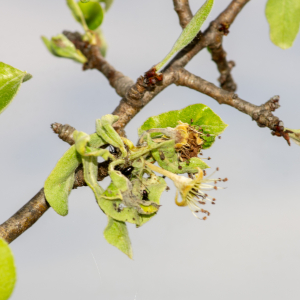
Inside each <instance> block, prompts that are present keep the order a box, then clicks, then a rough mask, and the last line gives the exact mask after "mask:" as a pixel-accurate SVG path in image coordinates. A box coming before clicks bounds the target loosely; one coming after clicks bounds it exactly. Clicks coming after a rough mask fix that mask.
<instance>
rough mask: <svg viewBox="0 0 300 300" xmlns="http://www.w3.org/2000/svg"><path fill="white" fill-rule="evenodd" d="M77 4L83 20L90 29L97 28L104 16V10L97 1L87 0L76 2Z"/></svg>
mask: <svg viewBox="0 0 300 300" xmlns="http://www.w3.org/2000/svg"><path fill="white" fill-rule="evenodd" d="M78 6H79V8H80V9H81V11H82V14H83V16H84V19H85V22H86V24H87V26H88V28H89V29H90V30H95V29H97V28H98V27H99V26H100V25H101V23H102V22H103V18H104V10H103V8H102V6H101V5H100V4H99V3H98V2H94V1H89V2H86V3H83V2H82V1H81V2H78Z"/></svg>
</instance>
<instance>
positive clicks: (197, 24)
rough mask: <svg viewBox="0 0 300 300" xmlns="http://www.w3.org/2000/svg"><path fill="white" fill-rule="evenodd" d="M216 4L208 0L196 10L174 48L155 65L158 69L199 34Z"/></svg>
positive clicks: (212, 0)
mask: <svg viewBox="0 0 300 300" xmlns="http://www.w3.org/2000/svg"><path fill="white" fill-rule="evenodd" d="M213 4H214V0H207V1H206V2H205V3H204V4H203V5H202V7H201V8H200V9H199V10H198V11H197V12H196V14H195V15H194V17H193V18H192V20H191V21H190V22H189V24H188V25H187V26H186V27H185V28H184V30H183V31H182V33H181V35H180V36H179V38H178V39H177V41H176V43H175V45H174V46H173V48H172V50H171V51H170V52H169V54H168V55H167V56H166V57H165V58H164V59H163V60H162V61H161V62H160V63H159V64H157V65H156V66H155V68H156V71H157V72H158V71H159V70H161V69H162V67H163V66H164V65H165V64H166V63H167V62H168V61H169V60H170V59H171V58H172V57H173V56H174V55H175V54H176V53H177V52H179V51H180V50H181V49H183V48H184V47H185V46H187V45H188V44H189V43H190V42H191V41H192V40H193V39H194V37H195V36H196V35H197V33H198V32H199V31H200V29H201V26H202V25H203V23H204V21H205V20H206V18H207V17H208V15H209V13H210V11H211V9H212V7H213Z"/></svg>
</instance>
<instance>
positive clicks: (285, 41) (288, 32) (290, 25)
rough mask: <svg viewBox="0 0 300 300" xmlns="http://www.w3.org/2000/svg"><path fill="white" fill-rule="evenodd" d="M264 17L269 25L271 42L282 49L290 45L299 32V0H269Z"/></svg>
mask: <svg viewBox="0 0 300 300" xmlns="http://www.w3.org/2000/svg"><path fill="white" fill-rule="evenodd" d="M266 17H267V20H268V22H269V25H270V38H271V40H272V42H273V43H274V44H275V45H276V46H278V47H280V48H282V49H288V48H290V47H292V45H293V42H294V40H295V39H296V36H297V34H298V32H299V25H300V1H299V0H269V1H268V3H267V6H266Z"/></svg>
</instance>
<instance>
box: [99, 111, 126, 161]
mask: <svg viewBox="0 0 300 300" xmlns="http://www.w3.org/2000/svg"><path fill="white" fill-rule="evenodd" d="M118 119H119V116H115V115H110V114H109V115H104V116H103V117H102V118H101V119H97V120H96V132H97V134H98V135H99V136H100V137H101V138H102V139H103V140H105V141H106V142H107V144H110V145H112V146H114V147H117V148H119V149H120V150H121V152H122V157H125V156H126V155H127V151H126V149H125V146H124V143H123V141H122V139H121V137H120V136H119V134H118V133H117V132H116V131H115V130H114V128H113V127H112V124H113V123H115V122H116V121H117V120H118Z"/></svg>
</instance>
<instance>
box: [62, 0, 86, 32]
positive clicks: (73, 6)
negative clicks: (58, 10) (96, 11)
mask: <svg viewBox="0 0 300 300" xmlns="http://www.w3.org/2000/svg"><path fill="white" fill-rule="evenodd" d="M67 5H68V6H69V8H70V10H71V12H72V15H73V17H74V19H75V20H76V21H77V22H78V23H80V24H81V26H82V27H83V29H84V31H88V30H89V28H88V26H87V24H86V22H85V18H84V15H83V13H82V11H81V9H80V7H79V5H78V4H77V2H76V1H75V0H67Z"/></svg>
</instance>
